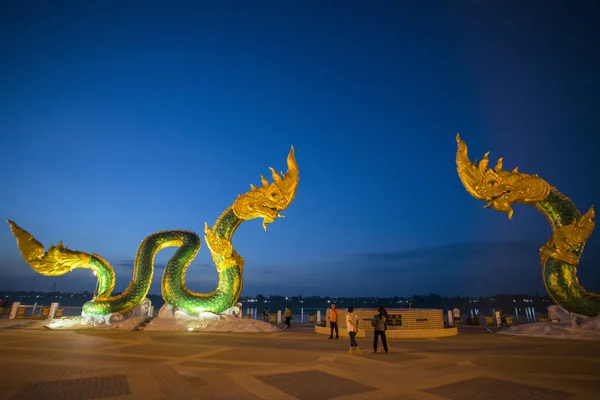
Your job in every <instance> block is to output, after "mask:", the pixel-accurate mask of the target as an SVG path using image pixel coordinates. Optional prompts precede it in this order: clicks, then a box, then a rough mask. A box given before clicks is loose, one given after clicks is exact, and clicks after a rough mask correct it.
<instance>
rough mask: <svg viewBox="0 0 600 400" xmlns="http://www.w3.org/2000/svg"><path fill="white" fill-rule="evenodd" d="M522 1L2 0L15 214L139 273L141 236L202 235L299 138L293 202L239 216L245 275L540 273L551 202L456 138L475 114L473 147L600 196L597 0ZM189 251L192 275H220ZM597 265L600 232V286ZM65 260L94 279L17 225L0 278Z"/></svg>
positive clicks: (342, 277) (511, 281) (383, 281)
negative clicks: (42, 257)
mask: <svg viewBox="0 0 600 400" xmlns="http://www.w3.org/2000/svg"><path fill="white" fill-rule="evenodd" d="M122 3H123V4H122ZM217 3H218V4H217ZM284 3H285V4H284ZM324 3H326V4H324ZM495 3H502V5H500V4H495ZM522 3H523V2H519V1H505V2H491V1H489V2H476V1H467V0H463V1H453V2H448V1H437V2H434V1H421V2H412V1H411V2H408V1H375V2H366V1H365V2H354V1H329V2H321V1H307V2H292V1H290V2H281V1H270V2H261V1H253V2H245V1H237V2H227V1H222V2H202V1H195V2H192V1H189V2H176V1H173V2H164V1H126V2H117V1H86V2H81V1H35V2H34V1H21V2H3V3H2V5H0V54H1V55H2V56H1V60H2V61H1V62H0V88H1V89H0V91H1V95H0V134H1V136H0V148H1V150H2V151H1V156H0V214H1V215H2V216H5V217H8V218H10V219H12V220H14V221H16V222H17V223H18V224H20V225H21V226H22V227H23V228H25V229H27V230H29V231H30V232H31V233H32V234H34V235H35V236H36V237H37V238H38V239H39V240H40V241H42V242H43V243H44V245H45V246H49V245H51V244H56V243H58V241H59V240H63V241H64V244H65V245H66V246H68V247H70V248H73V249H78V250H82V251H86V252H96V253H98V254H101V255H102V256H104V257H105V258H107V259H108V260H109V261H110V262H111V263H113V265H114V266H115V269H116V271H117V289H118V290H122V289H123V288H124V287H125V286H126V285H127V284H128V282H129V280H130V279H131V263H132V261H131V260H132V259H133V257H134V256H135V254H136V251H137V246H138V245H139V243H140V241H141V240H142V239H143V238H144V237H145V236H147V235H149V234H151V233H153V232H155V231H158V230H164V229H190V230H194V231H196V232H198V233H200V234H202V232H203V225H204V222H205V221H207V222H209V224H212V223H214V221H215V219H216V218H217V217H218V216H219V215H220V213H221V212H222V211H223V210H224V209H225V208H226V207H228V206H229V205H231V204H232V202H233V201H234V199H235V198H236V196H237V195H238V194H240V193H244V192H246V191H247V190H248V189H249V184H250V183H254V184H259V183H260V175H261V174H265V175H266V174H268V173H269V170H268V167H269V166H273V167H275V168H277V169H284V168H285V158H286V155H287V152H288V150H289V147H290V145H292V144H293V145H294V146H295V147H296V155H297V160H298V164H299V166H300V177H301V179H300V185H299V187H298V192H297V196H296V199H295V201H294V202H293V203H292V205H291V206H290V207H289V208H288V210H286V211H285V212H284V214H285V215H286V218H285V219H282V220H278V221H276V223H274V224H272V225H270V227H269V230H268V231H267V232H266V233H265V232H263V231H262V228H261V222H260V221H258V220H254V221H250V222H246V223H245V224H244V225H242V227H241V228H240V230H239V231H238V233H237V234H236V236H235V238H234V247H235V248H236V249H237V250H238V252H239V253H240V254H242V255H243V256H244V257H245V259H246V269H245V273H244V277H245V289H244V294H248V295H253V294H256V293H258V292H262V293H265V294H275V293H279V294H297V293H301V294H303V295H309V294H314V293H318V294H321V295H344V294H345V295H382V296H387V295H407V296H408V295H412V294H414V293H428V292H436V293H440V294H443V295H454V294H457V293H459V294H467V295H469V294H470V295H479V294H493V293H497V292H503V293H516V292H528V293H535V292H540V293H541V292H543V286H542V282H541V278H540V265H539V259H538V251H537V249H538V248H539V246H541V245H542V244H543V243H544V242H545V241H546V239H547V237H548V236H549V235H550V228H549V226H548V225H547V222H546V221H545V219H544V218H543V217H542V216H541V215H540V214H539V213H538V212H537V211H536V210H535V209H534V208H533V207H528V206H516V207H515V211H516V212H515V217H514V220H513V221H509V220H508V218H507V215H506V214H501V213H497V212H495V211H493V210H489V209H486V210H484V209H483V208H482V207H483V205H484V202H479V201H477V200H475V199H474V198H472V197H471V196H470V195H469V194H468V193H467V192H466V191H465V190H464V188H463V187H462V185H461V183H460V181H459V179H458V177H457V174H456V166H455V161H454V157H455V152H456V142H455V134H456V132H460V133H461V136H462V137H463V139H464V140H465V141H466V142H467V144H468V146H469V150H470V155H471V156H472V157H473V158H475V157H477V158H481V156H482V155H483V153H484V152H485V151H488V150H491V151H492V154H491V158H492V162H493V163H495V160H496V159H497V157H504V159H505V163H504V165H505V167H506V168H507V169H509V168H510V169H512V167H514V166H516V165H518V166H519V168H520V170H521V171H523V172H529V173H538V174H539V175H540V176H541V177H543V178H545V179H546V180H548V181H549V182H550V183H551V184H552V185H554V186H556V187H557V188H558V189H559V190H561V192H563V193H565V194H566V195H568V196H569V197H571V198H572V199H573V201H574V202H575V203H576V205H577V206H578V207H579V208H580V209H581V211H582V212H584V211H587V209H588V208H589V206H590V205H592V204H596V205H600V189H599V188H600V178H599V172H600V168H599V167H598V165H599V163H598V160H597V157H598V156H597V151H598V142H599V140H598V133H599V132H600V113H599V112H598V110H599V109H600V80H599V79H598V76H599V73H600V55H599V54H600V53H599V52H598V47H597V46H598V43H600V28H599V24H598V21H599V20H600V6H599V5H598V3H597V2H593V1H573V2H570V1H563V2H560V1H550V2H543V4H544V5H543V6H542V5H541V4H542V3H541V2H533V1H532V2H526V3H528V4H527V5H523V4H522ZM172 253H173V251H171V250H164V251H163V252H162V253H161V254H160V255H159V257H158V260H157V262H158V263H159V264H164V263H165V262H166V260H168V258H169V256H170V255H171V254H172ZM196 260H197V261H196V262H195V263H194V264H193V265H192V267H190V270H189V272H188V278H187V281H188V283H189V285H190V286H191V287H192V289H194V290H201V291H209V290H212V289H214V287H215V285H216V282H217V273H216V271H215V269H214V267H213V266H212V262H211V259H210V255H209V252H208V249H207V248H206V247H205V246H203V248H202V250H201V251H200V253H199V255H198V257H197V259H196ZM599 264H600V234H599V233H598V232H596V233H594V234H593V235H592V237H591V239H590V240H589V242H588V247H587V248H586V252H585V253H584V257H583V259H582V263H581V268H580V273H579V277H580V282H581V283H582V284H583V285H584V286H585V287H586V288H587V289H589V290H595V291H599V290H600V272H598V265H599ZM161 273H162V270H160V268H159V270H158V273H157V274H155V279H154V284H153V286H152V288H151V292H153V293H159V291H160V275H161ZM54 282H56V283H57V288H58V289H60V290H90V291H91V290H93V288H94V280H93V277H92V276H91V274H90V272H89V271H75V272H73V273H71V274H69V275H65V276H62V277H57V278H49V277H43V276H40V275H37V274H36V273H34V272H33V271H32V270H31V269H30V268H29V267H28V266H27V265H26V264H25V263H24V262H23V261H22V260H21V258H20V254H19V252H18V249H17V247H16V243H15V240H14V238H13V237H12V235H11V233H10V229H9V227H8V225H5V226H4V227H3V228H0V289H29V288H31V289H42V290H50V289H51V288H52V284H53V283H54Z"/></svg>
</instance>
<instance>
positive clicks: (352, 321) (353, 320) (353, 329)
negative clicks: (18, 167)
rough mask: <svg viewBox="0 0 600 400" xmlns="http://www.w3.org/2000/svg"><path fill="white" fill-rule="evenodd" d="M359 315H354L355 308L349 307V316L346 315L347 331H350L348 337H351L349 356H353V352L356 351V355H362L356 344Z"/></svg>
mask: <svg viewBox="0 0 600 400" xmlns="http://www.w3.org/2000/svg"><path fill="white" fill-rule="evenodd" d="M358 321H359V320H358V315H356V314H354V307H348V314H346V329H348V335H349V336H350V350H348V353H349V354H352V350H353V349H356V354H358V355H360V353H361V350H360V347H358V343H357V342H356V333H357V332H358Z"/></svg>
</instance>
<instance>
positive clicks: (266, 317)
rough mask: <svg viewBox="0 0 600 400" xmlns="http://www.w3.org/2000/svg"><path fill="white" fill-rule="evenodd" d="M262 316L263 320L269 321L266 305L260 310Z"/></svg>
mask: <svg viewBox="0 0 600 400" xmlns="http://www.w3.org/2000/svg"><path fill="white" fill-rule="evenodd" d="M262 318H263V322H269V310H267V307H265V309H264V310H263V312H262Z"/></svg>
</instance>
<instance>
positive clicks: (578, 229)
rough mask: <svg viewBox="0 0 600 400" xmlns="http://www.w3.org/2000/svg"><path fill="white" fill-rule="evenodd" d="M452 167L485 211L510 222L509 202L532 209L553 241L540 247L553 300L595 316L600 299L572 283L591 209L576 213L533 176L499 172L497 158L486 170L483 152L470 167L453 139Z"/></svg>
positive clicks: (591, 219) (599, 310) (591, 225)
mask: <svg viewBox="0 0 600 400" xmlns="http://www.w3.org/2000/svg"><path fill="white" fill-rule="evenodd" d="M456 141H457V142H458V150H457V152H456V169H457V171H458V176H459V177H460V180H461V182H462V184H463V185H464V187H465V189H466V190H467V192H469V194H470V195H471V196H473V197H475V198H476V199H478V200H486V201H487V202H488V203H487V204H486V205H485V208H489V207H493V209H494V210H496V211H500V212H506V213H508V218H509V219H512V217H513V214H514V211H513V209H512V208H511V206H512V205H513V204H516V203H521V204H529V205H533V206H534V207H535V208H537V209H538V210H539V211H540V212H541V213H542V214H543V215H544V216H545V217H546V218H547V219H548V221H549V222H550V226H551V227H552V232H553V234H552V237H551V238H550V239H549V240H548V242H547V243H546V244H544V245H543V246H542V247H541V248H540V256H541V262H542V278H543V280H544V286H545V287H546V291H547V292H548V294H549V295H550V297H551V298H552V300H553V301H554V302H555V303H556V304H558V305H559V306H561V307H563V308H564V309H565V310H567V311H569V312H571V313H577V314H581V315H585V316H589V317H595V316H597V315H599V314H600V295H598V294H596V293H591V292H587V291H586V290H585V289H584V288H583V287H581V285H580V284H579V280H578V279H577V266H578V265H579V259H580V257H581V254H582V253H583V248H584V246H585V242H586V241H587V240H588V238H589V237H590V235H591V234H592V231H593V230H594V226H595V223H594V217H595V215H594V207H593V206H592V207H591V208H590V210H589V211H588V212H587V213H585V214H583V215H581V214H580V212H579V210H578V209H577V207H575V205H574V204H573V202H572V201H571V200H570V199H569V198H568V197H566V196H565V195H563V194H562V193H560V192H559V191H558V190H557V189H556V188H555V187H553V186H551V185H550V184H548V182H546V181H545V180H543V179H542V178H540V177H538V176H537V175H529V174H525V173H522V172H519V170H518V168H515V169H514V170H512V171H511V172H509V171H505V170H503V169H502V158H500V159H498V163H497V164H496V167H495V168H494V169H493V170H492V169H489V168H488V163H489V160H488V155H489V152H488V153H485V155H484V156H483V159H482V160H481V161H480V162H479V164H478V163H477V161H475V162H474V163H471V161H470V160H469V156H468V154H467V145H466V144H465V142H463V141H462V139H461V138H460V135H456Z"/></svg>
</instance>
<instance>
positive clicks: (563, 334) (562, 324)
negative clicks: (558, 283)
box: [497, 306, 600, 340]
mask: <svg viewBox="0 0 600 400" xmlns="http://www.w3.org/2000/svg"><path fill="white" fill-rule="evenodd" d="M548 316H549V317H550V319H551V320H552V322H537V323H532V324H523V325H516V326H513V327H510V328H502V330H500V331H499V332H497V333H498V334H502V335H520V336H532V337H549V338H557V339H584V340H600V315H598V316H596V317H593V318H591V317H588V316H585V315H580V314H575V313H571V312H569V311H567V310H565V309H564V308H562V307H560V306H549V307H548Z"/></svg>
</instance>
